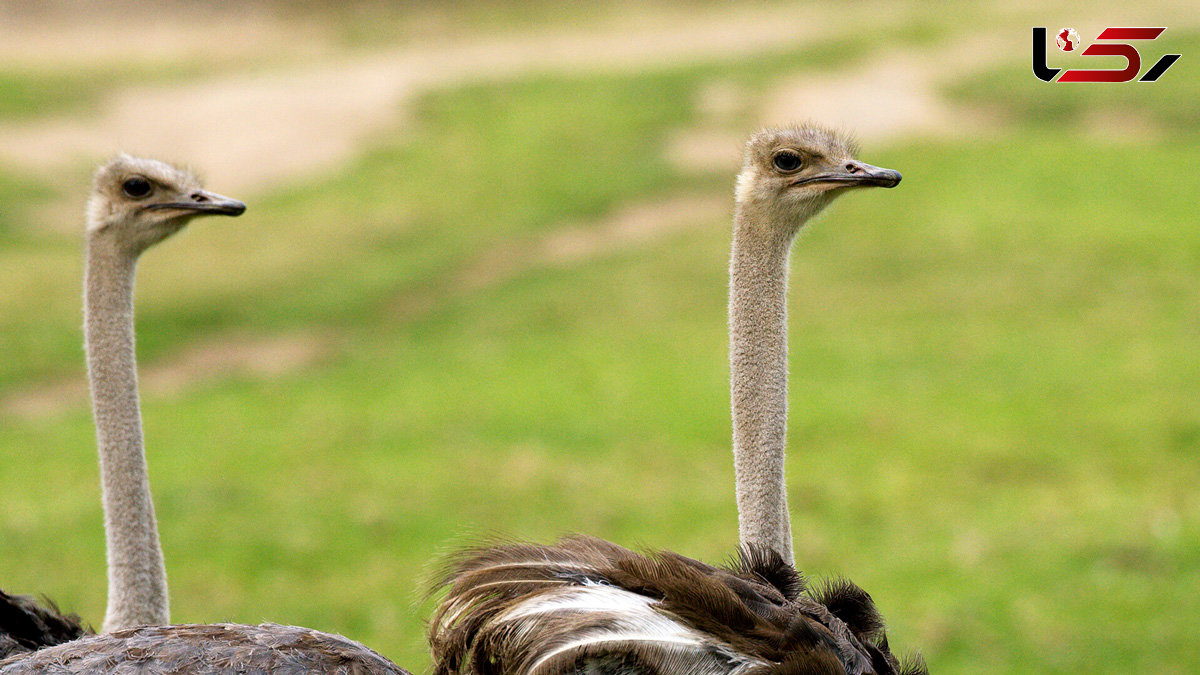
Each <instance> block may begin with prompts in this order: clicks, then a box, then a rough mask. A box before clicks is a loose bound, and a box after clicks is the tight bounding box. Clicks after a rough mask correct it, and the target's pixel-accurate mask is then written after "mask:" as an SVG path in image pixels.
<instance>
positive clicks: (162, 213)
mask: <svg viewBox="0 0 1200 675" xmlns="http://www.w3.org/2000/svg"><path fill="white" fill-rule="evenodd" d="M245 210H246V205H245V204H243V203H242V202H239V201H237V200H236V199H230V198H229V197H223V196H221V195H219V194H216V193H213V192H208V191H206V190H204V189H202V187H201V184H200V179H199V178H197V177H196V176H195V175H194V174H193V173H191V172H190V171H187V170H185V169H181V168H178V167H174V166H171V165H170V164H166V163H164V162H160V161H158V160H153V159H143V158H139V157H130V156H128V155H119V156H117V157H116V158H115V159H113V160H112V161H110V162H108V163H107V164H105V165H104V166H102V167H100V168H99V169H98V170H97V171H96V177H95V184H94V186H93V188H92V194H91V197H90V198H89V199H88V213H87V215H88V226H87V229H88V235H89V236H93V237H96V236H103V237H108V238H111V239H112V241H113V242H114V243H115V244H116V245H117V246H118V248H120V249H122V250H124V251H125V252H127V253H129V254H131V255H134V256H136V255H138V254H140V253H141V252H142V251H145V250H146V249H147V248H150V247H151V246H153V245H155V244H157V243H158V242H160V241H162V240H163V239H166V238H167V237H169V236H171V235H172V234H175V233H176V232H178V231H179V230H181V229H183V228H184V226H185V225H187V224H188V222H189V221H191V219H192V218H195V217H196V216H204V215H223V216H238V215H241V214H242V212H243V211H245Z"/></svg>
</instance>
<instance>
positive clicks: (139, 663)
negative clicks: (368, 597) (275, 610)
mask: <svg viewBox="0 0 1200 675" xmlns="http://www.w3.org/2000/svg"><path fill="white" fill-rule="evenodd" d="M24 673H61V674H62V675H72V674H75V673H143V674H145V675H158V674H160V673H162V674H165V673H278V674H281V675H288V674H292V673H295V674H297V675H299V674H300V673H335V674H344V675H350V674H352V673H354V674H362V675H409V674H408V671H405V670H403V669H401V668H399V667H397V666H396V665H394V664H393V663H392V662H390V661H388V660H387V659H385V658H383V657H382V656H380V655H379V654H377V653H375V652H373V651H371V650H370V649H368V648H366V647H364V646H363V645H361V644H359V643H357V642H354V641H352V640H347V639H346V638H344V637H341V636H338V635H330V634H328V633H321V632H318V631H315V630H311V629H308V628H299V627H296V626H280V625H277V624H262V625H260V626H246V625H238V624H205V625H175V626H143V627H141V628H130V629H127V630H120V631H116V632H113V633H108V634H105V635H92V636H88V637H84V638H81V639H78V640H75V641H73V642H68V643H65V644H60V645H58V646H55V647H47V648H45V649H41V650H39V651H37V652H33V653H30V654H23V655H16V656H13V657H10V658H7V659H5V660H3V661H0V675H18V674H24Z"/></svg>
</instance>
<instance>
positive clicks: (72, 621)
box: [0, 591, 92, 659]
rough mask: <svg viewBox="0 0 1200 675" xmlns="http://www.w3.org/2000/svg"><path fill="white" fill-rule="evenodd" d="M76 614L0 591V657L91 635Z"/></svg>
mask: <svg viewBox="0 0 1200 675" xmlns="http://www.w3.org/2000/svg"><path fill="white" fill-rule="evenodd" d="M91 632H92V631H91V629H89V628H86V627H85V626H84V625H83V622H82V621H81V620H80V619H79V617H78V616H76V615H74V614H64V613H62V612H61V611H59V609H58V607H56V606H55V605H54V603H52V602H50V601H46V602H45V604H44V605H43V604H39V603H38V601H37V600H34V599H33V598H31V597H29V596H27V595H9V594H8V593H5V592H4V591H0V659H3V658H4V657H6V656H10V655H12V654H21V653H23V652H32V651H37V650H39V649H42V648H43V647H51V646H54V645H58V644H62V643H64V642H70V641H71V640H75V639H77V638H81V637H83V636H85V635H90V634H91Z"/></svg>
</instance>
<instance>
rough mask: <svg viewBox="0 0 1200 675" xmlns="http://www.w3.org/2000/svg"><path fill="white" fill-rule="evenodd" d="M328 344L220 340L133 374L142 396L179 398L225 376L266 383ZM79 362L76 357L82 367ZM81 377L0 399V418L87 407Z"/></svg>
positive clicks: (299, 336) (295, 338)
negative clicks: (0, 415) (264, 381)
mask: <svg viewBox="0 0 1200 675" xmlns="http://www.w3.org/2000/svg"><path fill="white" fill-rule="evenodd" d="M329 350H330V341H329V340H328V339H326V338H325V337H322V336H320V335H317V334H314V333H292V334H288V335H277V336H271V337H261V336H259V337H247V336H230V335H222V336H219V337H216V338H214V339H208V340H201V341H198V342H196V343H193V344H192V345H190V346H188V347H186V348H184V349H181V350H180V351H179V352H178V353H176V354H174V355H172V356H170V357H168V358H166V359H164V360H163V361H162V362H160V363H156V364H154V365H152V366H150V367H143V368H142V369H141V372H140V373H139V374H138V384H139V387H140V389H141V391H142V395H143V396H146V397H154V398H163V397H174V396H179V395H181V394H183V393H185V392H187V391H190V390H193V389H196V388H199V387H202V386H204V385H206V384H211V383H213V382H219V381H221V380H223V379H226V378H230V377H248V378H252V379H256V380H267V379H273V378H276V377H280V376H282V375H285V374H287V373H290V372H293V371H295V370H296V369H298V368H303V367H306V366H310V365H312V364H313V363H315V362H316V361H317V360H319V359H320V358H321V357H323V356H325V355H326V354H328V353H329ZM82 362H83V359H82V357H81V358H80V364H81V367H82ZM87 400H88V386H87V380H86V379H85V377H84V375H83V374H82V373H80V374H79V375H78V376H75V377H70V378H66V379H62V380H58V381H55V382H49V383H46V382H43V383H39V384H36V385H33V386H30V387H26V388H24V389H21V390H18V391H16V392H13V393H11V394H8V395H6V396H4V397H3V398H0V413H2V414H5V415H12V416H14V417H17V418H20V419H24V420H40V419H45V418H47V417H53V416H55V415H59V414H62V413H63V412H66V411H68V410H76V409H78V408H81V407H83V406H84V405H86V404H87Z"/></svg>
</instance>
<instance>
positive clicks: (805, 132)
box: [737, 124, 900, 237]
mask: <svg viewBox="0 0 1200 675" xmlns="http://www.w3.org/2000/svg"><path fill="white" fill-rule="evenodd" d="M857 152H858V146H857V144H856V143H855V142H854V141H853V139H851V138H850V137H848V136H847V135H845V134H841V133H838V132H836V131H832V130H830V129H827V128H824V127H820V126H816V125H811V124H810V125H802V126H792V127H784V128H776V129H764V130H762V131H760V132H758V133H757V134H755V135H754V136H752V137H751V138H750V140H749V141H748V142H747V143H746V152H745V160H744V163H743V166H742V172H741V173H740V174H738V180H737V201H738V204H739V205H740V206H742V207H744V208H749V209H752V210H755V211H758V212H759V213H760V214H761V215H762V216H764V217H763V218H758V219H756V221H757V222H760V223H767V222H771V223H784V224H787V225H788V226H790V231H789V232H787V233H786V234H787V235H788V236H789V237H790V236H791V235H793V234H795V233H796V230H798V229H799V228H800V226H801V225H803V223H804V221H806V220H808V219H809V218H811V217H812V216H815V215H816V214H817V213H819V212H820V211H821V209H823V208H825V206H826V205H828V204H829V202H831V201H833V198H834V197H837V196H838V195H840V194H842V193H844V192H846V191H848V190H850V189H852V188H858V187H868V186H879V187H895V186H896V185H897V184H898V183H899V182H900V173H899V172H898V171H893V170H891V169H884V168H880V167H878V166H871V165H870V164H867V163H865V162H860V161H858V160H857V159H855V158H854V155H855V154H856V153H857Z"/></svg>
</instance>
